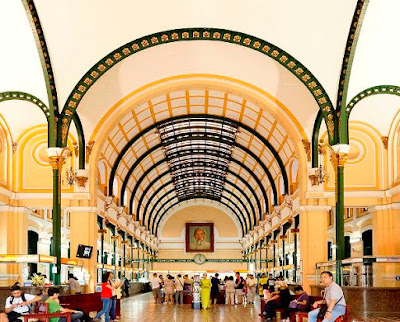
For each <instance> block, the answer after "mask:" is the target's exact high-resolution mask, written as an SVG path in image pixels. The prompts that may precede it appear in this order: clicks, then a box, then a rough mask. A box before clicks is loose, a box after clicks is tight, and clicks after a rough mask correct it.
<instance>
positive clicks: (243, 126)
mask: <svg viewBox="0 0 400 322" xmlns="http://www.w3.org/2000/svg"><path fill="white" fill-rule="evenodd" d="M188 117H190V118H191V119H193V120H196V119H202V118H207V119H209V120H220V121H229V122H230V123H232V124H233V125H235V126H237V127H238V128H239V129H244V130H246V131H248V132H249V133H251V134H252V135H254V136H255V137H257V139H259V140H260V141H261V142H262V143H263V144H264V145H265V146H266V147H267V148H268V149H269V151H270V152H271V153H272V155H273V156H274V158H275V159H276V161H277V163H278V165H279V168H280V171H281V173H282V178H283V182H284V189H285V193H288V176H287V173H286V169H285V166H284V164H283V161H282V159H281V158H280V156H279V154H278V152H277V151H276V150H275V149H274V147H273V146H272V145H271V143H269V142H268V141H267V140H266V139H265V138H264V137H263V136H262V135H260V134H259V133H258V132H257V131H255V130H254V129H252V128H251V127H249V126H247V125H246V124H243V123H241V122H238V121H236V120H231V119H229V118H226V117H223V116H217V115H205V114H190V115H180V116H176V117H173V118H169V119H166V120H163V121H160V122H157V123H154V124H152V125H151V126H149V127H147V128H146V129H144V130H143V131H142V132H140V133H138V134H137V135H136V136H135V137H133V138H132V139H131V140H130V141H129V142H128V143H127V144H126V145H125V146H124V148H123V149H122V151H121V153H120V154H119V155H118V157H117V159H116V161H115V163H114V165H113V168H112V170H111V173H110V179H109V185H108V187H109V189H108V191H109V194H110V195H111V194H112V191H113V184H114V178H115V174H116V171H117V169H118V166H119V164H120V163H121V161H122V159H123V157H124V155H125V154H126V153H127V152H128V150H129V148H130V147H131V146H132V145H133V144H134V143H135V142H136V141H137V140H138V139H140V138H141V137H143V136H144V135H145V134H146V133H148V132H150V131H151V130H154V129H155V128H157V127H159V126H162V125H164V124H165V123H167V122H171V121H178V120H181V119H185V118H188ZM246 153H247V151H246ZM257 159H258V158H257V157H256V156H255V160H257ZM141 160H143V159H141ZM141 160H140V161H141ZM138 161H139V159H138V160H137V161H136V162H135V164H134V165H133V166H132V167H131V169H132V168H133V169H132V171H133V170H134V168H135V167H136V166H137V165H138V164H139V163H140V161H139V162H138ZM131 169H130V170H131ZM266 173H269V171H268V172H267V171H266ZM130 174H132V172H131V171H130V172H129V175H130ZM126 177H127V178H128V175H127V176H126ZM128 179H129V178H128ZM269 179H270V182H271V187H272V188H274V184H273V180H272V176H271V177H270V178H269ZM125 181H127V179H125V180H124V182H125ZM125 186H126V185H125ZM124 190H125V189H124V185H123V186H122V189H121V199H120V200H122V201H123V199H124V198H123V192H124ZM273 191H274V197H275V204H276V203H277V193H276V187H275V190H273Z"/></svg>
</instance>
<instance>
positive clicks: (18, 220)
mask: <svg viewBox="0 0 400 322" xmlns="http://www.w3.org/2000/svg"><path fill="white" fill-rule="evenodd" d="M13 210H14V211H13ZM0 223H1V224H0V254H27V253H28V247H27V245H28V215H27V214H26V213H24V209H21V208H19V209H15V208H14V209H12V208H11V207H10V209H8V210H2V211H0ZM21 272H22V265H21V264H0V274H18V275H19V278H18V280H19V281H20V282H21V281H22V278H21ZM15 282H16V280H15V279H10V280H7V279H6V280H2V279H0V286H1V285H10V284H13V283H15Z"/></svg>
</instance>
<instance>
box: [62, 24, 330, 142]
mask: <svg viewBox="0 0 400 322" xmlns="http://www.w3.org/2000/svg"><path fill="white" fill-rule="evenodd" d="M190 40H211V41H223V42H227V43H231V44H236V45H241V46H244V47H248V48H251V49H253V50H256V51H258V52H260V53H262V54H264V55H266V56H268V57H270V58H272V59H274V60H275V61H276V62H278V63H279V64H281V65H282V66H284V67H285V68H286V69H287V70H289V71H290V72H291V73H292V74H293V75H294V76H296V77H297V78H298V79H299V80H300V81H301V82H302V83H303V84H304V85H305V86H306V87H307V88H308V90H309V91H310V92H311V94H312V95H313V96H314V99H315V100H316V102H317V104H318V106H319V107H320V109H321V111H322V113H323V115H324V118H325V119H327V116H328V115H330V114H332V113H333V111H334V108H333V107H332V103H331V100H330V98H329V96H328V94H327V93H326V91H325V90H324V88H323V87H322V84H320V82H319V81H318V80H317V78H316V77H315V76H314V75H313V74H312V73H311V72H310V71H309V70H308V69H307V68H306V67H305V66H304V65H302V64H301V63H300V62H299V61H297V60H296V59H295V58H294V57H292V56H291V55H289V54H288V53H287V52H285V51H284V50H282V49H281V48H279V47H277V46H275V45H272V44H271V43H269V42H267V41H264V40H262V39H260V38H256V37H253V36H250V35H248V34H244V33H240V32H234V31H229V30H224V29H218V28H187V29H175V30H169V31H164V32H158V33H155V34H152V35H148V36H145V37H142V38H139V39H136V40H134V41H131V42H129V43H127V44H125V45H123V46H121V47H119V48H118V49H116V50H114V51H112V52H111V53H110V54H108V55H107V56H105V57H104V58H103V59H101V60H99V61H98V62H97V63H96V64H95V65H94V66H93V67H92V68H91V69H90V70H89V71H88V72H87V73H86V74H85V75H84V76H83V77H82V78H81V80H80V81H79V82H78V84H77V85H76V86H75V88H74V90H73V91H72V93H71V94H70V96H69V97H68V99H67V101H66V103H65V106H64V108H63V111H62V117H63V120H62V122H63V126H65V127H69V124H70V122H71V117H72V115H73V114H74V113H75V110H76V109H77V108H78V106H79V104H80V102H81V100H82V98H83V96H84V95H85V94H86V92H87V91H88V90H89V88H90V87H91V86H92V85H93V84H94V83H95V82H96V81H97V80H98V79H99V78H100V77H101V76H102V75H103V74H105V73H106V72H107V71H108V70H110V69H111V68H112V67H113V66H115V65H116V64H117V63H119V62H120V61H122V60H124V59H125V58H127V57H129V56H131V55H133V54H135V53H137V52H140V51H142V50H144V49H147V48H151V47H154V46H157V45H160V44H167V43H171V42H176V41H190ZM63 136H64V135H63ZM63 143H65V140H63Z"/></svg>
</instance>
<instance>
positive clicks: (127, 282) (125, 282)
mask: <svg viewBox="0 0 400 322" xmlns="http://www.w3.org/2000/svg"><path fill="white" fill-rule="evenodd" d="M129 287H130V286H129V280H128V279H127V278H126V276H124V293H125V296H126V297H129Z"/></svg>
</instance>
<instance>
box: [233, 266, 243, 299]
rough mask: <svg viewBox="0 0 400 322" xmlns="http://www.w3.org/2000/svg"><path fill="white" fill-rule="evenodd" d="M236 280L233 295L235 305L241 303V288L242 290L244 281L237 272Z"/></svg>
mask: <svg viewBox="0 0 400 322" xmlns="http://www.w3.org/2000/svg"><path fill="white" fill-rule="evenodd" d="M235 275H236V280H235V295H236V303H237V304H242V303H243V288H244V279H243V277H241V276H240V273H239V272H236V274H235Z"/></svg>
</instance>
